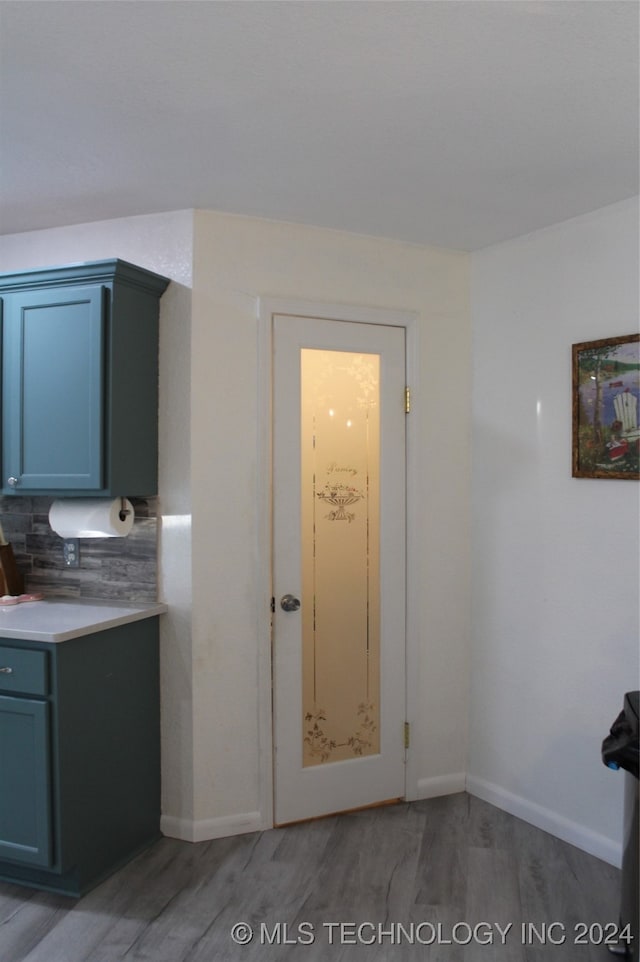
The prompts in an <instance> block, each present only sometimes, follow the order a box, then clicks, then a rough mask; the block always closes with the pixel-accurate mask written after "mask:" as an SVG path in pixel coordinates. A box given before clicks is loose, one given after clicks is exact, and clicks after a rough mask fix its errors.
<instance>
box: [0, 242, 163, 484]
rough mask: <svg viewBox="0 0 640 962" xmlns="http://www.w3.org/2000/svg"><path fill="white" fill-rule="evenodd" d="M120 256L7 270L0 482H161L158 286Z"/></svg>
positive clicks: (0, 294)
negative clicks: (159, 450)
mask: <svg viewBox="0 0 640 962" xmlns="http://www.w3.org/2000/svg"><path fill="white" fill-rule="evenodd" d="M168 283H169V281H168V279H167V278H166V277H162V276H160V275H159V274H154V273H153V272H151V271H148V270H145V269H144V268H142V267H136V265H135V264H129V263H128V262H127V261H122V260H119V259H114V260H108V261H94V262H84V263H79V264H72V265H69V266H66V267H51V268H42V269H40V268H38V269H36V270H29V271H23V272H21V273H18V274H14V273H11V274H0V309H1V310H2V314H3V318H2V365H1V368H0V370H1V372H2V390H1V397H2V412H1V413H2V444H1V455H2V465H1V467H0V492H1V493H2V494H6V495H11V494H12V495H18V496H19V495H29V494H35V493H36V492H37V493H38V494H52V495H55V496H57V497H64V496H66V495H68V496H71V497H77V496H81V497H82V496H85V497H107V496H111V497H117V496H119V495H122V496H142V497H144V496H148V495H154V494H156V493H157V490H158V348H159V309H160V297H161V295H162V293H163V291H164V290H165V289H166V287H167V284H168Z"/></svg>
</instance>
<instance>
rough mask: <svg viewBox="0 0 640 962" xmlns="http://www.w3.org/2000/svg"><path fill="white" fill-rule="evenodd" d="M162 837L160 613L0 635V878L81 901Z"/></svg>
mask: <svg viewBox="0 0 640 962" xmlns="http://www.w3.org/2000/svg"><path fill="white" fill-rule="evenodd" d="M159 836H160V706H159V660H158V618H157V617H152V618H147V619H144V620H142V621H137V622H134V623H130V624H126V625H121V626H119V627H116V628H109V629H107V630H104V631H98V632H95V633H93V634H89V635H84V636H82V637H80V638H73V639H70V640H68V641H63V642H57V643H46V642H36V641H23V640H14V639H7V638H5V639H0V878H1V879H3V880H4V881H13V882H17V883H19V884H21V885H27V886H32V887H36V888H42V889H47V890H50V891H55V892H60V893H62V894H65V895H71V896H76V897H77V896H80V895H82V894H83V893H84V892H86V891H88V890H89V889H90V888H92V887H93V886H94V885H96V884H97V883H98V882H99V881H101V880H102V879H103V878H105V877H106V876H107V875H109V874H110V873H111V872H113V871H115V869H117V868H119V867H120V866H121V865H123V864H124V863H125V862H126V861H128V860H129V859H130V858H132V857H133V856H134V855H135V854H137V853H138V852H139V851H140V850H141V849H143V848H144V847H146V846H147V845H149V844H150V843H152V842H153V841H155V840H156V839H157V838H159Z"/></svg>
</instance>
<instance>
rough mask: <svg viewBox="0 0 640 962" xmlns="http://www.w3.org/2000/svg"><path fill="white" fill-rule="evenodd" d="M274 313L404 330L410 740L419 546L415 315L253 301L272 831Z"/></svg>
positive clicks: (262, 666) (261, 656)
mask: <svg viewBox="0 0 640 962" xmlns="http://www.w3.org/2000/svg"><path fill="white" fill-rule="evenodd" d="M274 314H293V315H295V316H296V317H316V318H323V319H327V320H335V321H353V322H356V323H361V324H384V325H386V326H388V327H389V326H391V327H404V328H405V330H406V372H407V384H408V385H409V387H410V388H411V397H412V409H411V413H410V414H409V415H408V416H407V434H406V447H407V474H406V477H407V620H406V631H407V639H406V669H405V670H406V706H407V721H408V722H409V723H410V724H411V727H412V733H413V740H414V744H415V739H416V736H417V731H416V725H415V720H416V719H417V716H418V707H419V701H418V699H419V689H418V667H419V657H418V655H419V646H418V638H419V631H418V628H419V626H418V623H417V612H418V605H417V602H418V598H419V585H418V582H417V573H418V568H419V566H418V563H417V562H418V559H419V557H420V553H419V548H420V546H419V543H418V534H419V532H418V530H417V526H416V525H415V524H413V523H412V519H414V518H415V517H416V508H417V505H418V496H419V493H420V492H419V484H418V481H419V478H418V457H417V440H418V438H419V437H420V431H419V430H418V428H419V423H420V404H419V402H420V393H421V392H420V386H419V381H418V375H419V358H420V338H419V323H418V322H419V317H418V314H417V313H414V312H410V311H398V310H393V309H390V310H386V309H385V308H371V307H358V306H354V305H346V304H334V303H326V302H321V301H320V302H319V301H306V300H297V299H294V298H274V297H261V298H259V299H258V317H257V320H258V338H257V348H258V452H257V466H256V470H257V479H258V480H257V498H258V505H257V508H258V512H257V517H258V526H257V527H258V530H257V565H258V585H259V592H258V595H259V597H258V602H259V604H258V619H257V626H256V627H257V632H256V636H257V639H258V679H257V680H258V738H259V745H258V751H259V804H260V815H261V828H262V829H268V828H273V824H274V822H273V728H272V724H273V715H272V712H273V701H272V693H271V680H272V654H271V611H270V604H271V598H272V595H273V588H272V583H271V578H272V501H271V480H272V476H273V473H272V469H273V465H272V434H273V422H272V389H273V362H272V358H273V330H272V321H271V319H272V317H273V315H274ZM415 758H416V752H415V751H414V750H411V749H409V751H408V752H407V754H406V765H405V798H406V800H407V801H411V800H413V799H416V798H418V776H417V772H416V763H415Z"/></svg>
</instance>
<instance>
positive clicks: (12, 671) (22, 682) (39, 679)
mask: <svg viewBox="0 0 640 962" xmlns="http://www.w3.org/2000/svg"><path fill="white" fill-rule="evenodd" d="M47 661H48V655H47V652H46V651H28V650H26V649H24V648H10V647H9V646H8V645H0V692H22V693H24V694H25V695H47V694H48V693H49V670H48V669H49V666H48V663H47Z"/></svg>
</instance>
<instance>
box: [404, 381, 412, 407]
mask: <svg viewBox="0 0 640 962" xmlns="http://www.w3.org/2000/svg"><path fill="white" fill-rule="evenodd" d="M410 410H411V388H410V387H406V388H405V389H404V413H405V414H408V413H409V411H410Z"/></svg>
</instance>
